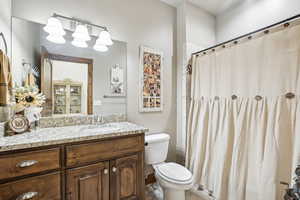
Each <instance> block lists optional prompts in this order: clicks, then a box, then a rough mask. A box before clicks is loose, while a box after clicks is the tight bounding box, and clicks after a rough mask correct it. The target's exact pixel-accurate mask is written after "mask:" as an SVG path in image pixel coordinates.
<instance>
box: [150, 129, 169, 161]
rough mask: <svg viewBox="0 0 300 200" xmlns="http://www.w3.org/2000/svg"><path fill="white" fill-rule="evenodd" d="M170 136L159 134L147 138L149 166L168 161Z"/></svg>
mask: <svg viewBox="0 0 300 200" xmlns="http://www.w3.org/2000/svg"><path fill="white" fill-rule="evenodd" d="M169 141H170V136H169V135H168V134H166V133H158V134H153V135H146V136H145V143H146V147H145V162H146V164H148V165H153V164H158V163H162V162H164V161H165V160H166V159H167V155H168V148H169Z"/></svg>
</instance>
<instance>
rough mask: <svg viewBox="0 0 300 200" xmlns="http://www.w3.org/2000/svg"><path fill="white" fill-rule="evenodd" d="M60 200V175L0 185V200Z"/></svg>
mask: <svg viewBox="0 0 300 200" xmlns="http://www.w3.org/2000/svg"><path fill="white" fill-rule="evenodd" d="M24 199H30V200H60V199H61V185H60V174H59V173H55V174H49V175H44V176H37V177H34V178H28V179H23V180H20V181H16V182H10V183H6V184H2V185H0V200H24Z"/></svg>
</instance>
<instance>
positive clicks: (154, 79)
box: [139, 46, 163, 112]
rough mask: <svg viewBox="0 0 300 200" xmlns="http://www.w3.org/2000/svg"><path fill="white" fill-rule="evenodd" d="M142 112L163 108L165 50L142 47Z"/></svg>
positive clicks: (140, 102)
mask: <svg viewBox="0 0 300 200" xmlns="http://www.w3.org/2000/svg"><path fill="white" fill-rule="evenodd" d="M139 73H140V101H139V108H140V109H139V110H140V112H160V111H162V110H163V81H162V77H163V75H162V74H163V52H162V51H160V50H155V49H153V48H149V47H145V46H141V47H140V70H139Z"/></svg>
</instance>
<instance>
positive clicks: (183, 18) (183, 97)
mask: <svg viewBox="0 0 300 200" xmlns="http://www.w3.org/2000/svg"><path fill="white" fill-rule="evenodd" d="M215 22H216V19H215V17H214V16H213V15H211V14H210V13H208V12H206V11H205V10H203V9H201V8H199V7H197V6H194V5H193V4H190V3H186V2H183V3H182V4H180V5H179V6H178V7H177V24H178V25H177V28H178V30H177V33H178V35H177V51H178V61H177V62H178V72H177V85H178V87H177V101H178V105H177V110H178V112H177V144H176V149H177V160H178V162H184V155H185V143H186V128H187V127H186V122H187V115H188V111H189V101H190V98H189V97H190V93H189V91H190V84H189V82H188V81H189V78H190V77H189V76H188V75H187V73H186V66H187V64H188V62H189V59H190V57H191V53H193V52H196V51H198V50H201V49H204V48H207V47H209V46H211V45H214V44H215V42H216V30H215V25H216V24H215Z"/></svg>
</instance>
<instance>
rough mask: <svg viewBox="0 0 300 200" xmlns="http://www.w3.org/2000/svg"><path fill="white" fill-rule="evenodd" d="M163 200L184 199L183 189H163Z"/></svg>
mask: <svg viewBox="0 0 300 200" xmlns="http://www.w3.org/2000/svg"><path fill="white" fill-rule="evenodd" d="M163 192H164V200H185V190H176V189H169V188H168V189H165V188H163Z"/></svg>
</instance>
